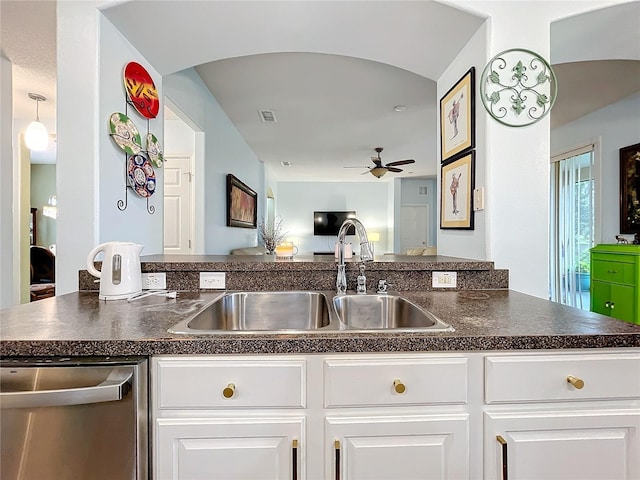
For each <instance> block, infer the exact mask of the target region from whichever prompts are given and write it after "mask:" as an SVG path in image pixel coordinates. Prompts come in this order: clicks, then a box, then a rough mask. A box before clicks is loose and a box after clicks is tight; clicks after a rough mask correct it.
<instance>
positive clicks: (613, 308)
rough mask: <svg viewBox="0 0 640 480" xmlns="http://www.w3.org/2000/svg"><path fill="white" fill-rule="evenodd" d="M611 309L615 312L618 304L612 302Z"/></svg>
mask: <svg viewBox="0 0 640 480" xmlns="http://www.w3.org/2000/svg"><path fill="white" fill-rule="evenodd" d="M609 308H610V309H611V310H615V308H616V304H615V303H613V302H611V305H609Z"/></svg>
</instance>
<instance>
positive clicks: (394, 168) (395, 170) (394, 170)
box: [387, 165, 402, 172]
mask: <svg viewBox="0 0 640 480" xmlns="http://www.w3.org/2000/svg"><path fill="white" fill-rule="evenodd" d="M387 170H389V171H390V172H401V171H402V169H401V168H396V167H390V166H389V165H387Z"/></svg>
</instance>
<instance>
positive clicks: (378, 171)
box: [344, 147, 416, 178]
mask: <svg viewBox="0 0 640 480" xmlns="http://www.w3.org/2000/svg"><path fill="white" fill-rule="evenodd" d="M382 150H384V149H383V148H382V147H376V149H375V151H376V152H377V153H378V155H377V156H375V157H371V161H372V162H373V163H374V166H373V167H367V166H363V167H360V166H358V167H344V168H366V169H367V171H366V172H363V175H364V174H365V173H371V175H373V176H374V177H377V178H380V177H382V176H383V175H384V174H385V173H387V172H401V171H402V169H401V168H397V166H398V165H408V164H410V163H415V162H416V161H415V160H413V159H408V160H398V161H396V162H389V163H387V164H386V165H383V164H382V159H381V158H380V154H381V153H382Z"/></svg>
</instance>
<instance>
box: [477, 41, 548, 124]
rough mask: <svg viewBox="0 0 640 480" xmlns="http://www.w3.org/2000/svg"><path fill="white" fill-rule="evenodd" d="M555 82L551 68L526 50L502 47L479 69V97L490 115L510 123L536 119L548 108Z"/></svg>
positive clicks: (534, 120)
mask: <svg viewBox="0 0 640 480" xmlns="http://www.w3.org/2000/svg"><path fill="white" fill-rule="evenodd" d="M557 92H558V82H557V79H556V75H555V73H554V72H553V69H552V68H551V66H550V65H549V63H547V61H546V60H544V59H543V58H542V57H541V56H540V55H538V54H537V53H534V52H532V51H530V50H523V49H517V48H514V49H511V50H505V51H504V52H501V53H499V54H498V55H496V56H495V57H493V58H492V59H491V60H490V61H489V63H487V66H486V67H485V68H484V71H483V72H482V77H481V79H480V97H481V98H482V103H483V104H484V107H485V108H486V109H487V112H489V115H491V116H492V117H493V118H494V119H496V120H497V121H498V122H500V123H502V124H504V125H508V126H510V127H524V126H526V125H531V124H532V123H535V122H537V121H538V120H540V119H541V118H543V117H544V116H545V115H547V114H548V113H549V111H551V107H553V104H554V102H555V101H556V94H557Z"/></svg>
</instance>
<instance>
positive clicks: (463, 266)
mask: <svg viewBox="0 0 640 480" xmlns="http://www.w3.org/2000/svg"><path fill="white" fill-rule="evenodd" d="M140 261H141V262H142V266H143V271H145V272H156V271H161V272H171V271H181V270H200V271H210V270H216V269H220V270H225V271H233V270H240V271H262V270H269V271H278V270H280V271H282V270H284V271H291V270H304V271H335V269H336V261H337V260H336V258H335V257H334V256H333V255H295V256H294V257H293V258H280V257H276V256H275V255H143V256H142V257H140ZM345 263H346V264H347V268H354V269H356V268H357V266H358V264H359V263H360V257H359V256H358V255H354V256H353V258H349V259H346V260H345ZM493 268H494V263H493V262H491V261H486V260H473V259H468V258H458V257H447V256H442V255H391V254H385V255H376V256H375V261H374V262H369V263H367V269H368V270H374V271H375V270H389V269H393V270H411V271H415V270H492V269H493Z"/></svg>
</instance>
